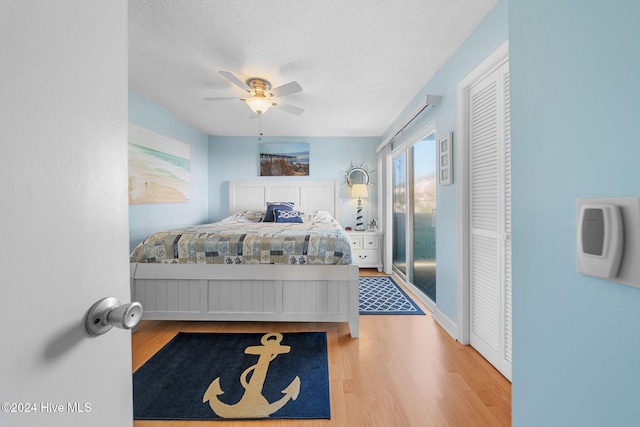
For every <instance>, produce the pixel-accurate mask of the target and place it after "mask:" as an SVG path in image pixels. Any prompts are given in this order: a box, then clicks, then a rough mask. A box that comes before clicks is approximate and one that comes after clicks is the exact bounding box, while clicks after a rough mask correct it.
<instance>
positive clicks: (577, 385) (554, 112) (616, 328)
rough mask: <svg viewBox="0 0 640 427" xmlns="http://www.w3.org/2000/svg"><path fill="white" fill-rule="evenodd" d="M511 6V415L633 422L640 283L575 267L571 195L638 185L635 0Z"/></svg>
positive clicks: (639, 356)
mask: <svg viewBox="0 0 640 427" xmlns="http://www.w3.org/2000/svg"><path fill="white" fill-rule="evenodd" d="M509 9H510V10H509V28H510V51H511V52H510V67H511V94H512V95H511V96H512V97H511V129H512V167H513V172H512V183H513V313H514V316H513V336H514V354H513V359H514V365H513V379H514V382H513V425H514V426H517V427H525V426H531V427H539V426H546V427H553V426H563V427H564V426H581V427H589V426H605V425H606V426H616V427H623V426H638V425H640V404H638V396H640V289H636V288H631V287H627V286H623V285H619V284H616V283H613V282H609V281H605V280H600V279H596V278H592V277H588V276H584V275H581V274H579V273H577V272H576V256H575V239H576V228H575V204H576V198H578V197H591V196H596V197H600V196H627V195H635V196H638V195H640V128H639V127H638V123H639V122H640V101H639V100H640V50H639V49H640V48H639V46H640V25H639V23H640V2H637V1H626V0H610V1H607V2H601V1H591V2H588V3H585V2H584V1H583V0H572V1H571V0H564V1H557V0H536V1H529V0H510V6H509ZM636 220H639V219H637V218H636Z"/></svg>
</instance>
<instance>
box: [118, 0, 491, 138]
mask: <svg viewBox="0 0 640 427" xmlns="http://www.w3.org/2000/svg"><path fill="white" fill-rule="evenodd" d="M496 1H497V0H366V1H365V0H129V87H130V89H132V90H133V91H135V92H137V93H139V94H141V95H143V96H145V97H146V98H148V99H150V100H151V101H153V102H155V103H156V104H158V105H160V106H161V107H163V108H164V109H166V110H168V111H169V112H171V113H173V114H174V115H176V116H178V117H180V118H181V119H183V120H184V121H186V122H187V123H189V124H190V125H192V126H194V127H195V128H197V129H199V130H201V131H202V132H204V133H206V134H208V135H233V136H248V135H257V133H258V125H259V121H258V120H255V119H250V118H249V113H250V110H249V107H248V106H247V105H246V104H244V103H243V102H241V101H236V100H230V101H217V102H211V101H206V100H204V98H205V97H222V96H238V97H241V96H243V92H242V91H241V90H240V89H239V88H238V87H237V86H234V85H233V84H232V83H231V82H230V81H229V80H227V79H226V78H224V77H223V76H222V75H220V74H219V73H218V71H220V70H226V71H231V72H233V73H234V74H235V75H236V76H238V77H239V78H240V79H242V80H245V79H247V78H249V77H262V78H264V79H267V80H269V81H270V82H271V83H272V85H273V86H274V87H276V86H280V85H282V84H285V83H288V82H290V81H293V80H295V81H297V82H298V83H299V84H300V85H301V86H302V88H303V91H302V92H300V93H296V94H292V95H289V96H286V97H283V98H282V101H283V102H286V103H288V104H292V105H295V106H298V107H301V108H303V109H304V110H305V112H304V114H302V115H300V116H296V115H292V114H289V113H287V112H284V111H282V110H277V109H270V110H269V111H267V112H266V113H265V114H264V116H263V131H264V134H265V136H380V135H382V134H383V132H384V131H385V130H386V129H387V128H388V127H389V126H390V125H391V123H392V122H393V121H394V120H395V119H397V118H398V116H399V115H400V113H401V112H402V111H403V110H404V109H405V108H406V107H407V106H408V105H409V104H410V103H411V101H412V100H413V99H414V98H415V97H416V96H417V95H418V94H419V92H420V91H421V90H422V89H423V88H424V87H425V86H426V84H427V83H428V82H429V80H430V79H431V78H432V77H433V75H434V74H435V73H436V72H437V71H438V69H439V68H440V67H441V66H442V65H443V64H444V62H446V60H447V59H448V58H449V56H451V54H452V53H453V52H454V51H455V50H456V49H457V47H458V46H459V45H460V44H461V43H462V41H463V40H464V39H465V38H466V37H467V35H468V34H469V33H470V32H471V31H472V29H473V28H474V27H475V26H476V25H477V24H478V22H479V21H480V20H481V19H482V18H483V17H484V16H485V15H486V13H487V12H488V11H489V10H490V9H491V8H492V7H493V6H494V5H495V3H496ZM433 95H440V94H433Z"/></svg>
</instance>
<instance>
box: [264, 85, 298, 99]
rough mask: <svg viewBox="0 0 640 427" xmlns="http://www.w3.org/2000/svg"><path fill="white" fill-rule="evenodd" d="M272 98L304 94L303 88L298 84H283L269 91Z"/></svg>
mask: <svg viewBox="0 0 640 427" xmlns="http://www.w3.org/2000/svg"><path fill="white" fill-rule="evenodd" d="M269 92H270V93H271V96H275V97H280V96H287V95H291V94H292V93H297V92H302V86H300V85H299V84H298V82H289V83H286V84H283V85H282V86H278V87H277V88H274V89H271V90H270V91H269Z"/></svg>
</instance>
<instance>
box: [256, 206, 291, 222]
mask: <svg viewBox="0 0 640 427" xmlns="http://www.w3.org/2000/svg"><path fill="white" fill-rule="evenodd" d="M293 205H294V202H267V211H266V212H265V214H264V218H263V219H262V222H274V221H275V217H274V215H273V211H275V210H280V211H292V210H293Z"/></svg>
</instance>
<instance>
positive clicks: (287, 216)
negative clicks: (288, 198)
mask: <svg viewBox="0 0 640 427" xmlns="http://www.w3.org/2000/svg"><path fill="white" fill-rule="evenodd" d="M275 218H276V222H299V223H302V222H303V221H302V213H301V212H298V211H282V210H279V209H276V211H275Z"/></svg>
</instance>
